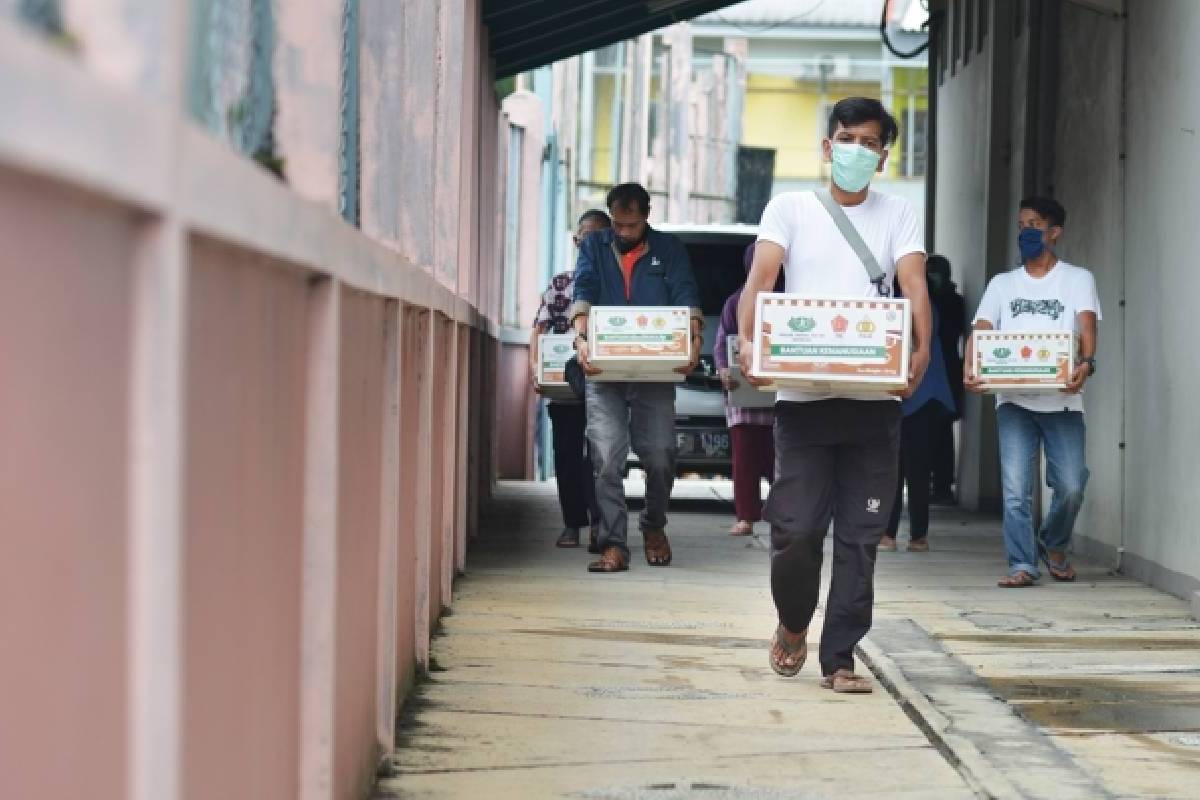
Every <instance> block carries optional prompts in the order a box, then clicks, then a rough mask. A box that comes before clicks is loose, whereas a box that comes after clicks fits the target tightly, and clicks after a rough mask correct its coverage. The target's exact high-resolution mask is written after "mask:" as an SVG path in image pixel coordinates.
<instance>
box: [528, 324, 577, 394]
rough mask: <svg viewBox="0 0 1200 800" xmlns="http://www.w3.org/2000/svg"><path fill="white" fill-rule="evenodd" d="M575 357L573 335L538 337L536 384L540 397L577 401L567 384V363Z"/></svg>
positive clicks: (561, 334)
mask: <svg viewBox="0 0 1200 800" xmlns="http://www.w3.org/2000/svg"><path fill="white" fill-rule="evenodd" d="M574 355H575V334H573V333H543V334H542V335H540V336H538V353H537V368H538V372H537V382H538V387H539V388H540V389H541V390H542V397H545V398H547V399H549V400H578V399H579V398H577V397H576V396H575V393H574V392H573V391H571V387H570V385H569V384H568V383H567V376H566V368H567V362H568V361H570V360H571V357H572V356H574Z"/></svg>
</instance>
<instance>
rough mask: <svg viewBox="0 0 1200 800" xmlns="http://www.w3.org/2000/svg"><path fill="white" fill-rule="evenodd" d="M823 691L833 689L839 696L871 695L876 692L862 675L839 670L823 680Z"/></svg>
mask: <svg viewBox="0 0 1200 800" xmlns="http://www.w3.org/2000/svg"><path fill="white" fill-rule="evenodd" d="M821 688H822V689H832V690H833V691H834V692H836V693H838V694H870V693H871V692H873V691H875V687H874V685H872V684H871V681H870V680H869V679H867V678H864V677H863V676H862V675H855V674H854V673H853V672H851V671H850V670H848V669H839V670H838V671H837V672H835V673H833V674H832V675H826V676H825V677H824V678H822V679H821Z"/></svg>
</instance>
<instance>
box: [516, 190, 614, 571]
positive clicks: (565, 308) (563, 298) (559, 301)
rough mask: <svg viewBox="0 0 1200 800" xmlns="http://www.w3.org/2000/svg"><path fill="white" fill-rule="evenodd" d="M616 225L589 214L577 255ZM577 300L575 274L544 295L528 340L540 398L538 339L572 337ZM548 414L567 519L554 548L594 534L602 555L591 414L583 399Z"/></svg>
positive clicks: (553, 404)
mask: <svg viewBox="0 0 1200 800" xmlns="http://www.w3.org/2000/svg"><path fill="white" fill-rule="evenodd" d="M611 225H612V221H611V220H610V219H609V218H608V214H605V213H604V212H603V211H601V210H600V209H598V208H593V209H589V210H588V211H585V212H584V213H583V215H582V216H581V217H580V218H579V227H578V228H576V230H575V237H574V238H575V247H576V249H578V248H579V246H580V245H581V244H583V240H584V239H586V238H587V237H588V236H590V235H591V234H593V233H595V232H596V231H599V230H604V229H605V228H608V227H610V226H611ZM574 294H575V276H574V274H572V273H571V272H560V273H559V274H557V275H555V276H554V277H553V278H551V279H550V285H549V286H548V287H546V291H545V292H544V293H543V294H542V302H541V305H540V306H538V312H537V317H536V318H535V319H534V321H533V334H532V336H531V337H530V340H529V379H530V381H531V382H532V383H533V389H534V391H535V392H539V393H540V389H539V387H538V381H537V374H538V368H537V359H539V358H541V354H540V352H539V347H538V342H539V338H540V337H541V336H542V335H543V334H547V333H560V334H565V333H570V332H571V330H572V328H571V315H570V310H571V303H572V300H573V297H574ZM548 413H549V415H550V424H551V428H552V437H553V447H554V479H555V481H556V483H557V484H558V505H559V508H561V509H562V516H563V530H562V533H561V534H560V535H559V537H558V540H557V541H556V542H555V545H556V546H558V547H579V530H580V528H589V530H590V531H591V534H590V536H589V537H588V549H589V550H590V551H591V552H599V551H598V550H596V541H597V536H598V535H599V528H600V509H599V508H598V507H597V506H596V489H595V484H594V483H593V481H592V462H591V459H590V458H589V457H588V454H587V450H586V449H585V441H584V435H583V434H584V428H585V425H586V423H587V414H586V411H585V409H584V405H583V401H582V400H580V399H578V398H575V399H557V398H555V399H552V400H551V401H550V407H549V409H548ZM589 517H590V522H589ZM589 526H590V527H589Z"/></svg>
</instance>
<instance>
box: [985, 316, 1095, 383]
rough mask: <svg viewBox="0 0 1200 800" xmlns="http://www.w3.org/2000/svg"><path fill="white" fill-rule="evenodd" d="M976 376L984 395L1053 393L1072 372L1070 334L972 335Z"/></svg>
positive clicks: (1073, 347)
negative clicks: (1002, 392)
mask: <svg viewBox="0 0 1200 800" xmlns="http://www.w3.org/2000/svg"><path fill="white" fill-rule="evenodd" d="M972 338H973V340H974V347H973V350H974V354H975V355H974V359H975V364H974V368H975V374H976V375H979V376H980V378H982V380H983V383H984V385H985V387H986V389H987V391H996V390H1005V389H1009V390H1018V391H1022V392H1041V391H1045V392H1056V391H1058V390H1060V389H1063V388H1066V385H1067V381H1068V380H1069V379H1070V377H1071V373H1072V372H1074V370H1075V354H1076V353H1077V352H1078V348H1079V344H1078V339H1077V337H1076V336H1075V334H1074V333H1073V332H1071V331H975V332H974V333H973V334H972Z"/></svg>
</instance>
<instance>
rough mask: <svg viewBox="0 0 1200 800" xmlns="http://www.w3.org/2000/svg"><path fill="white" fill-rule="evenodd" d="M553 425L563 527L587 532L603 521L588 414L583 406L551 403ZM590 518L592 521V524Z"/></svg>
mask: <svg viewBox="0 0 1200 800" xmlns="http://www.w3.org/2000/svg"><path fill="white" fill-rule="evenodd" d="M549 413H550V422H551V425H552V426H553V427H552V429H551V430H552V432H553V441H554V474H555V477H556V479H557V480H558V505H559V506H560V507H561V508H562V515H563V524H564V525H566V526H567V527H568V528H586V527H588V525H589V524H591V523H597V522H599V521H600V510H599V509H598V508H597V507H596V486H595V483H594V482H593V481H592V461H591V459H590V458H588V453H587V440H586V438H585V437H584V430H585V429H586V428H587V414H586V413H585V411H584V405H583V403H551V404H550V410H549ZM589 516H590V521H589Z"/></svg>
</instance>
